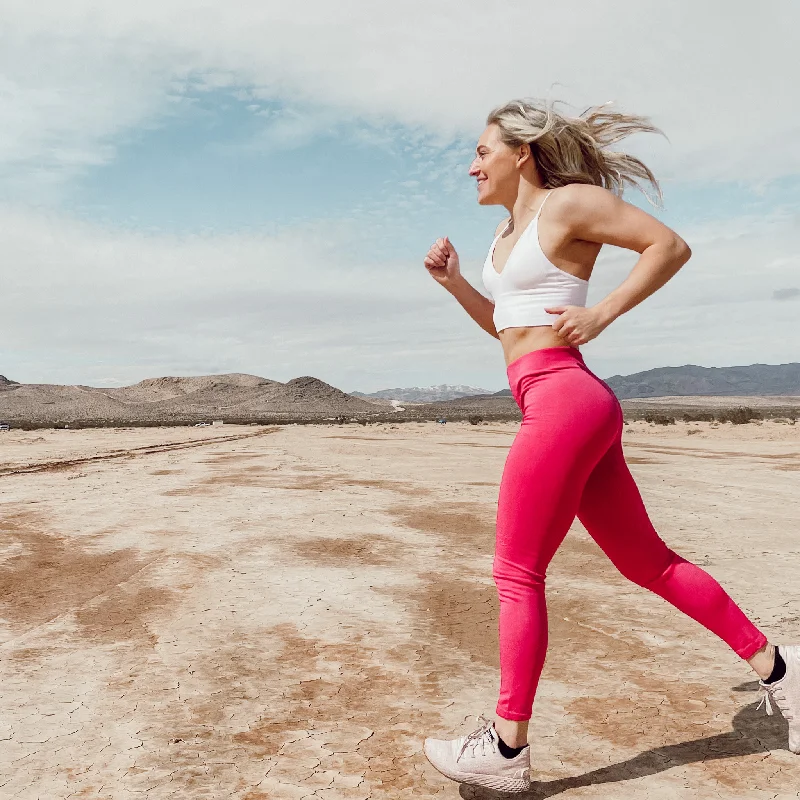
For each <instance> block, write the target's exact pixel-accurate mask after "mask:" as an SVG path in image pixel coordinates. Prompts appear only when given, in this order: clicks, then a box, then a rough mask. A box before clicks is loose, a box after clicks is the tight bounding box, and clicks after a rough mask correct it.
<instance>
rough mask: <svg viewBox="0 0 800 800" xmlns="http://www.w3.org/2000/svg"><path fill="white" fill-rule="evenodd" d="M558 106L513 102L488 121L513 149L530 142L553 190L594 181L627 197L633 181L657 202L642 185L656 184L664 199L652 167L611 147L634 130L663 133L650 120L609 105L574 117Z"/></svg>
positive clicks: (596, 107)
mask: <svg viewBox="0 0 800 800" xmlns="http://www.w3.org/2000/svg"><path fill="white" fill-rule="evenodd" d="M606 105H608V104H606ZM553 106H554V104H553V103H549V102H541V101H535V100H512V101H511V102H510V103H506V104H505V105H502V106H499V107H498V108H496V109H494V111H492V112H491V113H490V114H489V116H488V118H487V120H486V124H487V125H497V127H498V128H500V139H501V140H502V141H503V143H504V144H506V145H508V146H509V147H519V146H520V145H522V144H527V145H530V148H531V154H532V155H533V158H534V161H535V162H536V167H537V168H538V170H539V174H540V175H541V177H542V180H543V181H544V185H545V186H547V187H548V188H551V189H555V188H556V187H558V186H566V185H567V184H568V183H590V184H593V185H595V186H602V187H604V188H605V189H609V190H610V191H612V192H614V194H617V195H621V194H622V192H623V190H624V189H625V186H626V184H628V185H631V186H635V187H636V188H637V189H639V190H640V191H641V192H642V193H643V194H644V195H645V196H646V197H647V199H648V200H649V201H650V202H651V203H653V202H654V201H653V200H652V198H651V197H650V195H649V194H648V193H647V191H646V190H645V189H644V188H643V187H642V182H644V183H648V184H650V186H652V188H653V189H654V190H655V193H656V196H657V201H658V203H660V202H661V200H662V195H661V187H660V186H659V185H658V181H657V180H656V177H655V175H653V173H652V172H651V171H650V168H649V167H648V166H647V165H646V164H645V163H644V162H643V161H641V160H640V159H638V158H636V157H635V156H631V155H628V154H627V153H621V152H619V151H616V150H609V149H608V148H609V146H610V145H613V144H616V143H617V142H619V141H620V140H622V139H624V138H625V137H626V136H630V135H631V134H633V133H661V134H662V135H663V133H662V131H661V130H659V129H658V128H656V127H655V126H654V125H653V124H652V123H651V122H650V120H649V119H647V118H646V117H638V116H634V115H631V114H622V113H620V112H618V111H609V110H606V107H605V106H594V107H592V108H589V109H587V110H586V111H584V112H583V113H582V114H581V115H580V116H578V117H569V116H567V115H565V114H560V113H559V112H557V111H556V110H555V109H554V107H553Z"/></svg>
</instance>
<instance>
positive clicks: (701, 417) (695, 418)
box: [683, 411, 714, 422]
mask: <svg viewBox="0 0 800 800" xmlns="http://www.w3.org/2000/svg"><path fill="white" fill-rule="evenodd" d="M683 421H684V422H713V421H714V415H713V414H712V413H711V412H710V411H685V412H684V414H683Z"/></svg>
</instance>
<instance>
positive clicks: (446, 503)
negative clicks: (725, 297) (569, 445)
mask: <svg viewBox="0 0 800 800" xmlns="http://www.w3.org/2000/svg"><path fill="white" fill-rule="evenodd" d="M514 431H515V425H513V424H492V425H478V426H470V425H468V424H463V425H462V424H449V425H447V426H437V425H435V424H405V425H400V426H389V425H372V426H369V427H356V426H331V427H323V426H306V427H297V426H291V427H285V428H258V427H242V428H232V427H224V428H222V429H217V430H214V431H210V430H193V429H186V428H174V429H139V430H117V431H109V430H97V431H47V432H41V431H37V432H28V433H25V432H16V431H12V432H10V433H6V434H0V437H2V438H0V537H1V538H0V686H1V687H2V692H1V694H0V798H3V800H5V799H6V798H21V799H22V798H24V799H25V800H28V799H29V798H30V799H32V798H41V799H42V800H55V799H56V798H92V799H96V800H100V799H101V798H102V799H103V800H127V798H149V799H151V800H156V799H157V798H214V800H217V798H237V800H264V799H265V798H287V799H289V798H297V799H298V800H299V799H300V798H309V799H311V798H313V799H314V800H339V799H341V800H345V798H347V799H350V800H367V798H370V799H372V800H383V799H384V798H387V799H388V798H412V797H413V798H428V797H441V798H447V797H452V798H456V797H458V796H459V795H460V796H461V797H463V798H487V797H496V796H497V795H496V794H495V793H488V792H480V791H477V790H474V789H471V788H469V787H466V786H462V787H459V786H458V785H457V784H455V783H451V782H450V781H448V780H446V779H445V778H443V777H442V776H440V775H439V774H438V773H436V772H435V771H434V770H433V769H432V768H431V767H430V766H429V765H428V764H427V762H426V761H425V759H424V757H423V756H422V754H421V743H422V738H423V737H424V736H425V735H430V734H435V735H445V736H450V735H457V734H461V733H464V732H465V731H466V730H468V729H470V728H471V727H472V724H473V720H471V719H470V716H471V715H474V714H477V713H480V712H484V713H491V712H492V710H493V708H494V703H495V693H496V690H497V679H498V676H497V650H496V615H497V601H496V595H495V589H494V586H493V584H492V582H491V574H490V573H491V558H492V548H493V542H492V537H493V516H494V507H495V497H496V492H497V485H498V482H499V479H500V475H501V471H502V466H503V461H504V458H505V454H506V452H507V449H508V447H509V445H510V443H511V440H512V438H513V435H514ZM690 432H691V433H692V435H687V434H689V433H690ZM799 433H800V426H797V427H792V426H789V425H779V424H777V423H764V424H762V425H755V424H752V425H744V426H737V427H734V426H730V425H721V426H711V425H703V424H690V425H680V424H679V425H676V426H671V427H669V428H655V427H652V426H648V425H646V424H644V423H634V424H631V425H629V426H627V427H626V431H625V444H626V453H627V455H628V458H629V460H630V462H631V466H632V469H633V471H634V473H635V475H636V477H637V479H638V480H639V482H640V486H641V487H642V491H643V494H644V496H645V499H646V502H647V503H648V506H649V508H650V510H651V513H652V516H653V518H654V520H655V522H656V524H657V525H658V527H659V528H660V530H661V532H662V534H663V535H664V536H665V538H667V540H668V541H669V542H670V544H671V545H672V546H673V547H674V548H675V549H677V550H678V552H680V553H682V554H683V555H684V556H686V557H688V558H691V559H693V560H696V561H698V562H699V563H701V564H703V565H704V566H705V567H706V568H707V569H708V570H709V571H710V572H712V573H713V574H714V575H715V576H716V577H718V578H719V579H720V580H721V581H722V582H723V584H724V585H725V586H726V587H727V588H728V589H729V591H730V592H731V594H732V595H733V596H734V598H736V599H737V600H738V601H739V602H740V603H741V604H742V605H743V606H744V608H745V609H746V610H747V611H748V612H749V613H750V614H751V615H752V616H753V617H754V618H755V619H756V620H757V621H758V623H760V624H761V626H762V627H763V628H764V629H765V630H766V632H767V633H768V634H769V635H770V637H772V638H774V639H776V640H778V641H791V640H794V641H799V640H800V593H798V589H797V587H798V581H797V575H798V567H799V566H800V540H798V537H797V516H796V500H797V496H798V493H797V489H798V477H800V476H798V471H799V470H800V435H798V434H799ZM548 602H549V609H550V637H551V648H550V652H549V655H548V660H547V665H546V667H545V673H544V679H543V681H542V684H541V688H540V693H539V697H538V698H537V702H536V706H535V708H534V718H533V721H532V725H531V748H532V761H533V765H534V778H535V782H534V784H533V787H532V790H531V792H530V794H529V795H527V796H528V797H530V798H536V799H538V800H541V799H543V798H550V797H562V796H563V797H565V798H567V797H569V798H572V797H587V798H589V797H592V798H601V797H602V798H615V800H616V798H623V799H624V798H632V797H636V798H776V797H778V798H784V797H786V798H788V797H795V796H798V791H799V790H800V756H794V755H792V754H791V753H789V752H788V750H787V749H786V724H785V722H783V720H782V719H781V718H780V717H778V716H774V717H767V716H764V715H763V710H762V711H760V712H757V711H756V709H755V702H756V700H757V694H756V683H755V682H754V679H753V676H752V675H751V674H750V673H749V672H748V670H747V668H746V666H745V665H743V664H742V663H741V662H739V661H738V660H737V659H736V657H735V656H733V655H732V654H731V653H730V652H728V650H727V648H726V647H725V646H724V645H723V644H721V643H720V642H718V641H716V640H715V639H714V638H713V637H712V636H711V635H710V634H708V633H706V632H705V631H704V630H703V629H701V628H699V626H697V625H696V624H695V623H693V622H692V621H690V620H687V619H684V618H682V617H681V616H680V615H679V614H678V613H677V612H675V611H673V610H672V609H671V608H670V607H669V606H667V605H666V604H665V603H664V602H663V601H661V600H660V599H659V598H657V597H654V596H650V595H649V594H647V593H645V592H644V591H643V590H641V589H639V588H637V587H635V586H631V585H629V584H627V583H626V582H625V581H624V580H623V579H622V578H620V577H619V576H618V575H616V574H615V572H614V571H613V569H612V568H611V567H610V566H609V565H608V564H607V563H606V561H605V560H604V557H603V556H602V554H601V553H600V551H599V549H598V548H597V547H596V546H595V545H594V544H593V543H592V542H591V540H589V539H588V538H587V537H586V534H585V533H584V532H583V531H582V530H581V529H580V527H579V526H578V525H576V526H575V528H574V530H573V531H571V532H570V534H569V536H568V537H567V540H566V542H565V544H564V546H563V547H562V549H561V551H560V552H559V553H558V555H557V557H556V559H555V561H554V563H553V566H552V569H551V571H550V576H549V578H548Z"/></svg>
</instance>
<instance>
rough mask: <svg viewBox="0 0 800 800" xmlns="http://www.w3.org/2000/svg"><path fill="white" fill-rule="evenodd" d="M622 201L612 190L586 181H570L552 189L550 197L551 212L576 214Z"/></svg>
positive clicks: (614, 204)
mask: <svg viewBox="0 0 800 800" xmlns="http://www.w3.org/2000/svg"><path fill="white" fill-rule="evenodd" d="M622 202H624V201H623V200H621V199H620V198H619V197H617V195H615V194H614V193H613V192H610V191H609V190H608V189H604V188H603V187H602V186H593V185H592V184H588V183H570V184H568V185H567V186H560V187H558V188H557V189H554V190H553V196H552V198H551V199H550V204H549V205H550V206H551V213H552V212H553V211H556V212H557V213H563V214H568V215H570V216H574V215H576V214H578V215H580V214H586V213H593V212H596V211H597V210H599V209H606V208H613V207H614V206H617V205H618V204H620V203H622Z"/></svg>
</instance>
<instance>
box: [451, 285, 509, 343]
mask: <svg viewBox="0 0 800 800" xmlns="http://www.w3.org/2000/svg"><path fill="white" fill-rule="evenodd" d="M445 288H446V289H447V291H448V292H450V294H451V295H453V297H455V299H456V300H458V302H459V303H461V307H462V308H463V309H464V311H466V312H467V314H469V315H470V316H471V317H472V319H474V320H475V322H477V323H478V325H480V326H481V328H483V329H484V330H485V331H486V333H488V334H490V335H491V336H494V338H495V339H499V338H500V337H499V336H498V335H497V330H496V329H495V327H494V320H493V317H494V303H493V302H492V301H491V300H489V299H488V298H486V297H484V296H483V295H482V294H481V293H480V292H479V291H478V290H477V289H476V288H475V287H474V286H473V285H472V284H471V283H470V282H469V281H468V280H467V279H466V278H465V277H464V276H463V275H461V274H459V275H458V276H457V277H456V278H455V279H454V280H453V281H452V282H449V283H448V284H447V285H446V286H445Z"/></svg>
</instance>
